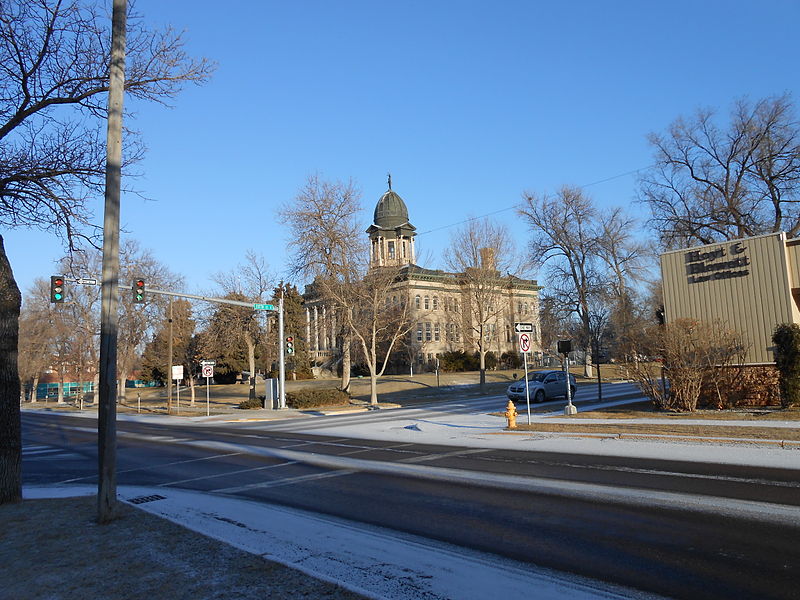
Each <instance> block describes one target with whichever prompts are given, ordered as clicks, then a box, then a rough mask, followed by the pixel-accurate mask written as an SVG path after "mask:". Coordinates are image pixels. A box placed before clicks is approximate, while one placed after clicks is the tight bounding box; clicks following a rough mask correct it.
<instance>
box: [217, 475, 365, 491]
mask: <svg viewBox="0 0 800 600" xmlns="http://www.w3.org/2000/svg"><path fill="white" fill-rule="evenodd" d="M355 472H356V471H350V470H339V471H332V472H330V473H313V474H311V475H298V476H297V477H286V478H284V479H273V480H272V481H262V482H259V483H249V484H247V485H240V486H238V487H229V488H220V489H216V490H209V492H210V493H213V494H238V493H239V492H246V491H249V490H254V489H266V488H274V487H281V486H284V485H294V484H296V483H305V482H307V481H318V480H320V479H331V478H333V477H342V476H343V475H352V474H353V473H355Z"/></svg>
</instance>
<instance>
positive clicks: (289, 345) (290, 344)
mask: <svg viewBox="0 0 800 600" xmlns="http://www.w3.org/2000/svg"><path fill="white" fill-rule="evenodd" d="M286 354H294V338H293V337H292V336H291V335H288V336H286Z"/></svg>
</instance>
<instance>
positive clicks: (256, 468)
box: [157, 460, 298, 487]
mask: <svg viewBox="0 0 800 600" xmlns="http://www.w3.org/2000/svg"><path fill="white" fill-rule="evenodd" d="M296 464H298V463H297V461H296V460H289V461H285V462H282V463H278V464H277V465H268V466H266V467H253V468H250V469H239V470H238V471H225V472H224V473H216V474H215V475H204V476H203V477H193V478H191V479H179V480H177V481H170V482H168V483H159V484H158V486H157V487H167V486H170V485H179V484H181V483H190V482H193V481H204V480H206V479H214V478H216V477H227V476H229V475H241V474H242V473H252V472H254V471H266V470H267V469H275V468H276V467H285V466H288V465H296Z"/></svg>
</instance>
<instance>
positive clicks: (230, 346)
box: [204, 250, 274, 400]
mask: <svg viewBox="0 0 800 600" xmlns="http://www.w3.org/2000/svg"><path fill="white" fill-rule="evenodd" d="M214 281H216V283H217V284H219V286H220V287H221V288H222V289H223V291H224V292H225V297H226V298H229V299H231V300H239V301H246V302H252V303H253V304H259V303H263V302H265V301H266V300H268V299H270V298H271V293H272V290H273V288H274V283H273V282H274V277H273V276H272V275H271V273H270V270H269V266H268V265H267V262H266V260H265V259H264V257H263V256H261V255H258V254H256V253H255V252H253V251H252V250H248V251H247V254H246V255H245V262H244V264H241V265H238V266H237V267H236V268H235V269H233V270H232V271H227V272H222V273H217V274H216V275H214ZM214 315H215V316H214V319H212V322H211V325H212V326H209V327H208V328H207V330H206V333H207V335H206V336H204V340H205V349H206V350H207V351H209V352H219V353H221V354H224V353H230V352H232V351H235V350H236V345H237V344H239V345H244V346H245V347H246V349H247V361H248V365H249V369H250V394H249V397H250V400H255V398H256V344H258V343H259V340H261V339H262V337H263V335H264V333H263V329H262V327H261V324H260V323H259V322H258V313H257V312H256V311H254V310H253V309H252V308H247V307H238V306H228V305H221V306H220V307H218V308H216V307H215V313H214Z"/></svg>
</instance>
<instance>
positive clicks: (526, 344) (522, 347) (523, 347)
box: [519, 332, 531, 354]
mask: <svg viewBox="0 0 800 600" xmlns="http://www.w3.org/2000/svg"><path fill="white" fill-rule="evenodd" d="M519 351H520V352H523V353H525V354H527V353H528V352H530V351H531V336H530V334H529V333H526V332H523V333H520V334H519Z"/></svg>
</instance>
